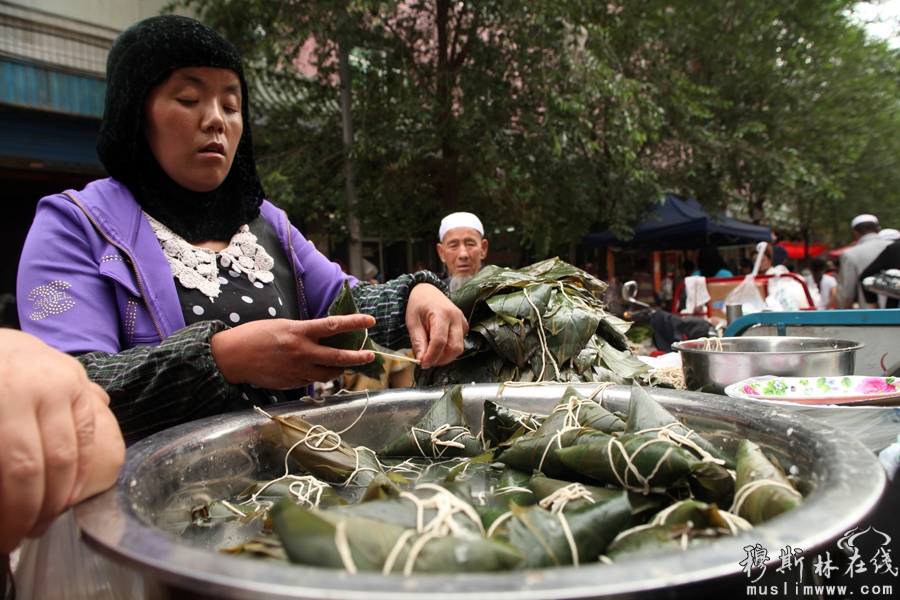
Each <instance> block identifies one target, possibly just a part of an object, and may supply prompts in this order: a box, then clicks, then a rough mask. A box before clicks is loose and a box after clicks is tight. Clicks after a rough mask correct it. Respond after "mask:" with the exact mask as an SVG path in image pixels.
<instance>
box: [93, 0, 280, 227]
mask: <svg viewBox="0 0 900 600" xmlns="http://www.w3.org/2000/svg"><path fill="white" fill-rule="evenodd" d="M182 67H214V68H220V69H231V70H232V71H234V72H235V73H236V74H237V76H238V77H239V78H240V80H241V96H242V100H243V101H242V103H241V117H242V119H243V122H244V132H243V135H242V136H241V141H240V143H239V144H238V147H237V152H236V153H235V157H234V162H233V163H232V165H231V171H229V173H228V176H227V177H226V178H225V181H224V182H222V184H221V185H220V186H219V187H218V188H216V189H215V190H212V191H210V192H193V191H191V190H188V189H186V188H184V187H182V186H180V185H178V184H177V183H175V182H174V181H173V180H172V178H171V177H169V176H168V175H167V174H166V173H165V171H163V169H162V167H160V166H159V163H158V162H157V161H156V159H155V158H154V157H153V153H152V152H151V151H150V146H149V145H148V144H147V140H146V138H145V137H144V131H143V127H142V115H143V109H144V101H145V100H146V98H147V94H148V93H149V92H150V90H151V89H152V88H153V87H155V86H157V85H159V84H160V83H162V82H163V81H165V80H166V78H167V77H168V76H169V75H170V74H171V73H172V71H174V70H175V69H180V68H182ZM248 106H249V101H248V96H247V81H246V80H245V79H244V69H243V65H242V64H241V57H240V55H239V54H238V52H237V50H236V49H235V47H234V46H233V45H231V43H230V42H228V41H227V40H226V39H225V38H223V37H222V36H221V35H219V34H218V33H216V32H215V31H213V30H212V29H210V28H209V27H207V26H206V25H203V24H202V23H200V22H199V21H196V20H194V19H190V18H188V17H182V16H177V15H164V16H159V17H151V18H149V19H145V20H143V21H140V22H139V23H136V24H134V25H132V26H131V27H129V28H128V29H126V30H125V31H123V32H122V34H121V35H119V37H118V38H116V41H115V42H114V43H113V45H112V48H110V51H109V57H108V58H107V61H106V102H105V105H104V109H103V121H102V123H101V124H100V135H99V138H98V140H97V154H98V155H99V156H100V160H101V162H102V163H103V166H105V167H106V170H107V171H108V172H109V174H110V175H111V176H112V177H113V178H115V179H117V180H118V181H121V182H122V183H124V184H125V185H126V186H128V189H129V190H131V193H132V194H134V197H135V199H136V200H137V202H138V204H140V205H141V208H143V209H144V210H145V211H146V212H147V213H148V214H150V215H151V216H153V217H154V218H156V219H157V220H159V221H160V222H162V223H163V224H164V225H166V226H167V227H169V228H170V229H172V230H173V231H175V232H176V233H178V234H179V235H181V236H182V237H183V238H185V239H186V240H190V241H201V240H209V239H217V240H230V239H231V237H232V236H233V235H234V234H235V233H236V232H237V230H238V228H239V227H240V226H241V225H243V224H244V223H247V222H249V221H251V220H253V219H254V218H256V216H257V215H258V214H259V204H260V202H262V198H263V197H264V193H263V189H262V184H261V183H260V181H259V176H258V175H257V173H256V163H255V161H254V159H253V140H252V138H251V135H250V117H249V114H250V113H249V108H248Z"/></svg>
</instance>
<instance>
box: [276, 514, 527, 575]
mask: <svg viewBox="0 0 900 600" xmlns="http://www.w3.org/2000/svg"><path fill="white" fill-rule="evenodd" d="M271 515H272V521H273V523H274V527H275V531H276V532H277V533H278V536H279V538H280V539H281V540H282V541H283V544H284V549H285V552H286V553H287V556H288V558H289V559H290V561H291V562H294V563H298V564H305V565H310V566H318V567H331V568H338V569H340V568H347V562H348V561H347V560H346V559H345V558H343V557H342V556H341V550H340V548H339V546H338V543H337V542H336V540H337V539H340V538H339V536H338V530H337V529H338V526H339V524H340V527H341V528H342V535H343V536H344V537H345V539H346V549H347V550H348V551H349V552H348V553H349V561H352V565H353V567H355V569H356V570H359V571H382V570H383V569H384V568H385V564H386V561H387V560H388V557H389V556H390V555H391V552H392V550H394V549H395V546H398V541H401V536H405V535H408V534H406V533H405V532H406V531H408V529H406V528H404V527H401V526H399V525H393V524H390V523H385V522H382V521H376V520H372V519H363V518H358V517H353V516H350V515H341V514H336V513H333V512H331V511H310V510H306V509H304V508H301V507H299V506H296V505H294V504H292V503H290V502H287V501H283V502H281V503H279V504H277V505H276V506H275V507H274V508H273V509H272V511H271ZM421 537H422V534H412V535H408V537H407V538H406V540H405V542H404V543H402V545H400V546H399V547H400V550H399V552H398V553H396V559H395V560H394V563H393V566H392V568H391V569H390V572H391V573H402V572H403V570H404V567H405V566H406V564H407V559H408V558H409V557H410V552H411V550H412V548H414V547H415V544H416V543H417V542H418V541H419V540H420V538H421ZM521 562H522V554H521V552H520V551H519V550H517V549H516V548H513V547H512V546H510V545H509V544H508V543H505V542H503V541H502V540H497V539H490V538H486V537H484V536H482V535H477V534H471V533H468V534H466V533H465V532H463V533H462V534H461V535H458V536H446V537H438V538H435V539H431V540H430V541H427V543H425V544H424V546H422V547H421V550H420V551H419V553H418V555H416V556H415V557H414V560H413V562H412V564H411V567H412V568H411V571H412V572H417V573H418V572H422V573H464V572H479V571H480V572H484V571H499V570H508V569H512V568H515V567H517V566H518V565H519V563H521Z"/></svg>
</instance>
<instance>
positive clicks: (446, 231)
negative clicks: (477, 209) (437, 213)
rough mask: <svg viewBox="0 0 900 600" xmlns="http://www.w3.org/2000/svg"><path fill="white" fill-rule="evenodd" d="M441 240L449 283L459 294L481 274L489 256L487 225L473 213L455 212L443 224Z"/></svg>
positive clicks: (440, 231)
mask: <svg viewBox="0 0 900 600" xmlns="http://www.w3.org/2000/svg"><path fill="white" fill-rule="evenodd" d="M438 237H440V240H441V241H440V242H438V244H437V253H438V256H440V257H441V260H442V261H444V264H446V265H447V270H448V271H449V272H450V274H449V276H448V278H447V280H446V281H445V283H447V285H448V286H449V287H450V291H451V292H455V291H456V290H458V289H459V288H461V287H462V286H463V285H465V283H466V282H467V281H469V280H470V279H472V277H473V276H474V275H475V273H477V272H478V271H480V270H481V267H482V261H484V259H485V257H486V256H487V252H488V241H487V240H486V239H485V238H484V225H482V224H481V219H479V218H478V217H476V216H475V215H473V214H472V213H469V212H455V213H452V214H449V215H447V216H446V217H444V218H443V219H442V220H441V227H440V230H439V231H438Z"/></svg>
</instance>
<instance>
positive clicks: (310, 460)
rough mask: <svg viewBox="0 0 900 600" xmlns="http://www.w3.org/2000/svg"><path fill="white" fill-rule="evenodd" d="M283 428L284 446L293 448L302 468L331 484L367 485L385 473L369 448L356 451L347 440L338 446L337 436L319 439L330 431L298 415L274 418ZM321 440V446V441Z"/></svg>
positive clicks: (293, 457)
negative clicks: (322, 434) (336, 442)
mask: <svg viewBox="0 0 900 600" xmlns="http://www.w3.org/2000/svg"><path fill="white" fill-rule="evenodd" d="M272 418H273V419H274V420H275V421H276V422H277V423H278V426H279V427H280V428H281V436H282V438H283V441H284V445H285V446H287V447H288V448H292V447H293V450H292V451H291V458H292V459H294V460H295V461H297V464H299V465H300V467H301V468H302V469H303V470H304V471H306V472H308V473H310V474H312V475H315V476H316V477H318V478H319V479H322V480H324V481H327V482H328V483H350V482H352V483H355V484H357V485H362V486H367V485H369V482H371V481H372V479H373V478H374V477H375V476H376V475H378V474H379V473H382V472H383V470H382V468H381V464H380V463H379V462H378V458H377V457H376V456H375V453H374V452H372V451H371V450H369V449H368V448H362V447H360V448H353V447H352V446H350V445H349V444H347V443H346V442H344V441H340V443H338V444H335V440H336V439H338V438H336V437H333V436H327V437H322V438H318V437H317V435H316V433H317V432H318V431H327V430H325V429H323V428H321V427H319V428H317V429H314V427H315V426H314V425H312V424H311V423H308V422H307V421H304V420H303V419H301V418H300V417H298V416H296V415H289V416H287V417H281V416H279V415H274V416H273V417H272ZM319 440H321V443H320V442H319Z"/></svg>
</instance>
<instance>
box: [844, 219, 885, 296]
mask: <svg viewBox="0 0 900 600" xmlns="http://www.w3.org/2000/svg"><path fill="white" fill-rule="evenodd" d="M850 228H851V229H852V230H853V237H854V239H855V240H856V244H854V245H853V247H851V248H847V249H846V250H844V251H843V252H841V257H840V262H841V285H840V287H839V288H838V294H837V307H838V308H853V304H854V302H856V303H858V305H859V308H869V303H868V302H866V298H865V296H864V294H863V289H862V286H861V285H860V284H859V275H860V273H862V272H863V271H864V270H865V269H866V267H868V266H869V265H870V264H871V263H872V261H873V260H875V258H876V257H877V256H878V255H879V254H881V252H882V251H883V250H884V249H885V248H886V247H888V246H889V245H890V244H891V242H890V240H886V239H884V238H880V237H878V217H876V216H875V215H869V214H863V215H858V216H856V217H854V218H853V220H852V221H850Z"/></svg>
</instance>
